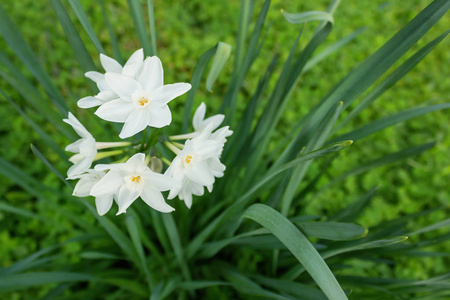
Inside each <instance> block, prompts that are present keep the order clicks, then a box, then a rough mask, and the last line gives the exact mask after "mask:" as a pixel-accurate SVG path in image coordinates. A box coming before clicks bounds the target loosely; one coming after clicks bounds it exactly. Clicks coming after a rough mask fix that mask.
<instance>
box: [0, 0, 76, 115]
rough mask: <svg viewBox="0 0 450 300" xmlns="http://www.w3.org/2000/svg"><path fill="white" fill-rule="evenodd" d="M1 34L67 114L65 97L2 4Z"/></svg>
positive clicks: (0, 15)
mask: <svg viewBox="0 0 450 300" xmlns="http://www.w3.org/2000/svg"><path fill="white" fill-rule="evenodd" d="M0 35H1V36H2V37H3V38H4V39H5V41H6V43H7V44H8V45H9V46H10V47H11V49H12V50H13V51H14V53H15V54H16V55H17V56H18V57H19V58H20V60H21V61H22V62H23V63H24V65H25V66H26V67H27V68H28V69H29V70H30V72H31V73H32V74H33V75H34V77H36V79H37V80H38V81H39V82H40V83H41V84H42V86H43V87H44V88H45V91H46V92H47V94H48V96H49V98H50V99H51V100H52V102H53V104H55V106H56V107H57V108H58V109H59V110H60V112H61V113H62V115H64V116H66V115H67V110H68V108H67V104H66V102H65V101H64V98H63V97H62V96H61V94H60V93H59V92H58V90H57V89H56V87H55V86H54V85H53V83H52V81H51V79H50V77H49V76H48V74H47V73H46V72H45V71H44V69H43V68H42V65H41V64H40V63H39V61H38V59H37V57H36V56H35V55H34V52H33V50H31V48H30V46H29V45H28V44H27V43H26V42H25V40H24V39H23V37H22V35H21V34H20V32H19V30H18V29H17V27H16V25H15V24H14V23H13V22H12V21H11V19H10V18H9V16H8V14H7V13H6V12H5V10H4V9H3V6H2V5H1V4H0Z"/></svg>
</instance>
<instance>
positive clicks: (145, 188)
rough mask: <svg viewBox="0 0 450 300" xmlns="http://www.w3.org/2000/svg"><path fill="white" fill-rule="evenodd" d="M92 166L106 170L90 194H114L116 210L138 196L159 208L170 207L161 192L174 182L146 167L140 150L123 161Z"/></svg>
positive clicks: (165, 211) (170, 209)
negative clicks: (117, 206)
mask: <svg viewBox="0 0 450 300" xmlns="http://www.w3.org/2000/svg"><path fill="white" fill-rule="evenodd" d="M95 170H96V171H105V170H109V172H108V173H107V174H106V175H105V176H104V177H103V178H102V179H100V180H99V181H98V182H97V183H96V184H95V185H94V186H93V187H92V189H91V191H90V195H91V196H94V197H96V198H97V197H107V196H112V195H114V198H115V199H116V202H117V204H118V205H119V211H118V212H117V214H121V213H124V212H126V210H127V208H128V207H129V206H130V205H131V204H132V203H133V202H134V201H135V200H136V199H137V198H138V197H141V198H142V200H144V202H145V203H147V204H148V205H149V206H150V207H152V208H153V209H155V210H158V211H160V212H164V213H168V212H171V211H173V210H174V209H173V208H172V207H171V206H170V205H168V204H167V203H166V202H165V200H164V198H163V196H162V194H161V192H162V191H168V190H171V189H174V188H177V187H178V186H179V184H178V182H176V181H175V180H173V179H172V178H170V177H169V176H166V175H163V174H158V173H155V172H153V171H152V170H150V168H149V167H148V166H147V165H146V163H145V155H144V154H143V153H137V154H135V155H133V156H132V157H131V158H130V159H129V160H127V162H125V163H119V164H111V165H97V166H95Z"/></svg>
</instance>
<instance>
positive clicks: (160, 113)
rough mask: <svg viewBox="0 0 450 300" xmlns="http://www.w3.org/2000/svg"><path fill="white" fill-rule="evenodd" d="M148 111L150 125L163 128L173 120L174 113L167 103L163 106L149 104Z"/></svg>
mask: <svg viewBox="0 0 450 300" xmlns="http://www.w3.org/2000/svg"><path fill="white" fill-rule="evenodd" d="M150 105H151V104H150ZM148 111H149V115H150V121H149V122H148V126H151V127H155V128H162V127H164V126H167V125H169V124H170V123H171V122H172V113H171V112H170V109H169V107H168V106H167V105H164V106H163V107H158V106H154V105H151V106H149V108H148Z"/></svg>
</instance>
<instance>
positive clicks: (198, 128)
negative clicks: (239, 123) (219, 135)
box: [170, 102, 233, 143]
mask: <svg viewBox="0 0 450 300" xmlns="http://www.w3.org/2000/svg"><path fill="white" fill-rule="evenodd" d="M205 113H206V105H205V103H204V102H202V104H200V105H199V107H197V109H196V110H195V113H194V118H193V119H192V125H193V127H194V132H191V133H187V134H180V135H176V136H171V137H170V138H171V139H172V140H182V139H192V138H195V137H196V136H198V135H200V134H201V132H202V131H204V130H205V129H206V127H208V125H209V124H212V125H211V126H212V129H211V131H213V130H215V129H216V128H217V127H219V126H220V124H222V122H223V119H224V118H225V116H224V115H222V114H218V115H214V116H212V117H209V118H207V119H205ZM226 128H227V129H228V126H227V127H226ZM230 132H231V133H230V134H229V135H231V134H232V133H233V132H232V131H230ZM225 141H226V140H225ZM224 143H225V142H224Z"/></svg>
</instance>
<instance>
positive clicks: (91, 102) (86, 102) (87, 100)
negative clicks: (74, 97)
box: [77, 96, 103, 108]
mask: <svg viewBox="0 0 450 300" xmlns="http://www.w3.org/2000/svg"><path fill="white" fill-rule="evenodd" d="M102 104H103V101H100V99H97V98H96V97H92V96H88V97H84V98H81V99H80V100H78V102H77V105H78V107H79V108H91V107H96V106H99V105H102Z"/></svg>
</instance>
